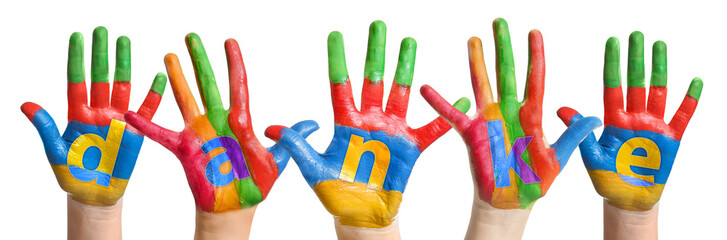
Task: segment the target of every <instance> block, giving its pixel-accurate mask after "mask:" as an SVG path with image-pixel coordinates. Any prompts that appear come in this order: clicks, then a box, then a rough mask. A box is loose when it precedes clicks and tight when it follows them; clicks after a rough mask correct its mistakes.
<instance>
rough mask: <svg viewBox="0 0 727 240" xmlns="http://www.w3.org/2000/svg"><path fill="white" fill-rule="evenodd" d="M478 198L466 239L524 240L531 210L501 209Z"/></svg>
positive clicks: (474, 203) (473, 204)
mask: <svg viewBox="0 0 727 240" xmlns="http://www.w3.org/2000/svg"><path fill="white" fill-rule="evenodd" d="M476 196H477V195H475V199H474V202H473V203H472V216H471V217H470V225H469V228H468V229H467V235H466V236H465V239H521V238H522V236H523V232H524V231H525V224H526V223H527V222H528V216H530V209H499V208H495V207H493V206H492V205H490V204H489V203H487V202H485V201H482V200H480V199H478V198H477V197H476Z"/></svg>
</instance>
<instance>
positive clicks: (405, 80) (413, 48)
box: [394, 37, 417, 86]
mask: <svg viewBox="0 0 727 240" xmlns="http://www.w3.org/2000/svg"><path fill="white" fill-rule="evenodd" d="M416 57H417V41H416V40H414V39H413V38H410V37H408V38H404V40H401V49H400V50H399V63H398V64H397V65H396V75H395V76H394V81H396V83H397V84H404V85H407V86H411V82H412V81H413V79H414V62H415V60H416Z"/></svg>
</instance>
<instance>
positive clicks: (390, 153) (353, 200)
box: [265, 21, 469, 228]
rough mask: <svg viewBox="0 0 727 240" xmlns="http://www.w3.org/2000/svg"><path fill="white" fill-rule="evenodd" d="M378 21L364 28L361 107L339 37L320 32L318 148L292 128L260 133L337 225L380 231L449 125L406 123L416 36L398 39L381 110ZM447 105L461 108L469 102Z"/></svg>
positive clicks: (382, 33)
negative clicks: (324, 54) (323, 102)
mask: <svg viewBox="0 0 727 240" xmlns="http://www.w3.org/2000/svg"><path fill="white" fill-rule="evenodd" d="M385 44H386V25H385V24H384V23H383V22H381V21H375V22H373V23H372V24H371V27H370V28H369V42H368V51H367V55H366V65H365V69H364V86H363V93H362V102H361V109H360V110H358V109H356V107H355V105H354V102H353V95H352V93H351V83H350V81H349V78H348V69H347V68H346V59H345V54H344V48H343V36H342V35H341V33H339V32H335V31H334V32H332V33H331V34H330V35H329V36H328V71H329V79H330V85H331V98H332V102H333V112H334V123H335V133H334V136H333V140H331V144H330V145H329V147H328V149H327V150H326V152H325V153H323V154H320V153H318V152H316V151H315V150H314V149H313V148H312V147H311V146H310V145H309V144H308V143H307V142H306V141H305V139H304V138H303V137H302V136H300V135H299V131H297V130H295V129H289V128H284V127H282V126H271V127H269V128H268V129H267V130H266V131H265V134H266V136H268V137H269V138H271V139H273V140H275V141H277V142H278V144H280V146H282V147H283V148H285V149H286V150H287V151H288V152H290V153H291V155H292V157H293V159H294V160H295V161H296V163H297V165H298V167H300V170H301V173H303V177H305V179H306V181H307V182H308V184H309V185H310V186H311V188H313V191H315V192H316V194H317V195H318V198H319V199H320V200H321V202H322V203H323V206H325V207H326V209H327V210H328V211H329V212H330V213H331V214H333V215H334V216H337V217H338V219H339V221H340V222H341V223H342V224H344V225H350V226H357V227H372V228H380V227H385V226H388V225H390V224H391V223H392V221H393V220H394V217H395V216H396V214H397V213H398V209H399V204H400V203H401V195H402V193H403V192H404V189H405V188H406V184H407V181H408V179H409V175H410V174H411V170H412V168H413V167H414V164H415V163H416V160H417V158H418V157H419V155H420V154H421V152H422V151H424V149H426V148H427V147H428V146H429V145H430V144H432V142H434V141H435V140H436V139H437V138H439V137H440V136H442V135H443V134H444V133H446V132H447V131H448V130H449V129H450V126H449V125H448V124H447V123H446V122H445V121H444V119H442V118H437V119H435V120H434V121H432V122H431V123H429V124H427V125H425V126H423V127H421V128H418V129H412V128H411V127H409V126H408V125H407V123H406V111H407V108H408V104H409V90H410V88H411V82H412V78H413V72H414V59H415V57H416V41H414V39H412V38H405V39H404V40H403V41H402V42H401V50H400V52H399V62H398V65H397V70H396V74H395V77H394V83H393V85H392V87H391V93H390V94H389V100H388V102H387V105H386V109H385V110H384V109H383V107H382V98H383V91H384V87H383V86H384V84H383V76H384V55H385ZM453 108H457V109H459V110H461V111H464V112H466V111H467V109H469V101H468V100H467V99H460V101H458V102H457V103H455V105H454V107H453Z"/></svg>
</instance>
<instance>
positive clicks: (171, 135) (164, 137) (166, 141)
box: [124, 111, 182, 154]
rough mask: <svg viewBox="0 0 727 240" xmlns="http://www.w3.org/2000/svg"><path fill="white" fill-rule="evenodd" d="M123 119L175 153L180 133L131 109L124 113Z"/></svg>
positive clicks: (180, 139) (179, 140)
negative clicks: (157, 123)
mask: <svg viewBox="0 0 727 240" xmlns="http://www.w3.org/2000/svg"><path fill="white" fill-rule="evenodd" d="M124 120H126V122H127V123H129V124H130V125H131V126H132V127H134V128H136V129H137V130H139V132H141V133H142V134H144V136H147V137H149V138H150V139H151V140H153V141H155V142H158V143H159V144H161V145H162V146H164V147H165V148H167V149H169V150H170V151H172V152H173V153H175V154H176V153H177V149H178V148H179V146H180V143H181V141H182V138H181V134H180V133H178V132H175V131H172V130H169V129H166V128H163V127H161V126H159V125H156V124H155V123H153V122H151V120H149V119H148V118H146V117H144V116H141V115H139V114H137V113H135V112H133V111H128V112H126V113H125V114H124Z"/></svg>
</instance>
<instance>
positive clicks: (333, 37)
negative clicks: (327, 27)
mask: <svg viewBox="0 0 727 240" xmlns="http://www.w3.org/2000/svg"><path fill="white" fill-rule="evenodd" d="M342 41H343V34H341V32H339V31H333V32H331V33H330V34H328V45H329V47H330V45H331V44H334V43H339V42H342Z"/></svg>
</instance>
